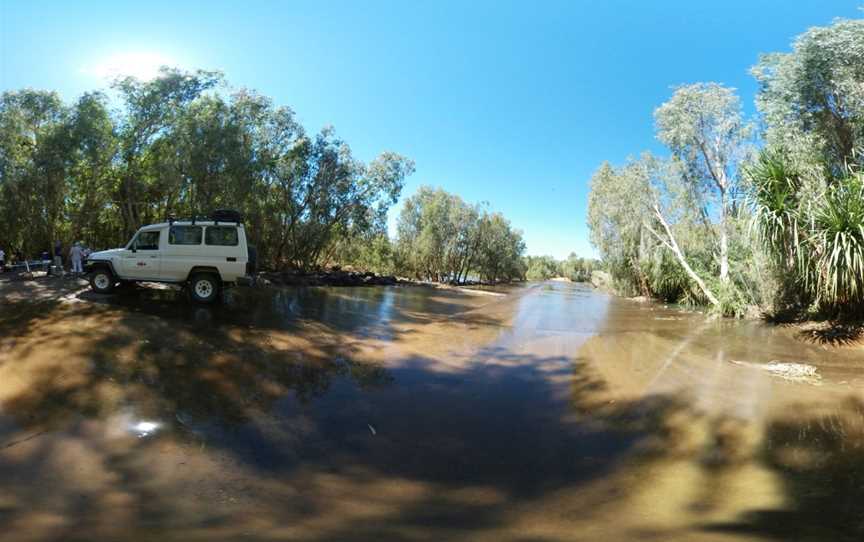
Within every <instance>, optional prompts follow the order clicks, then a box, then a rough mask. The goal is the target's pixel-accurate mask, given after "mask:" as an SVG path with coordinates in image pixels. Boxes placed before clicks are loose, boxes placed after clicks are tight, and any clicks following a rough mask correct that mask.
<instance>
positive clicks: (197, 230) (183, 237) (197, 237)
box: [168, 226, 202, 245]
mask: <svg viewBox="0 0 864 542" xmlns="http://www.w3.org/2000/svg"><path fill="white" fill-rule="evenodd" d="M201 230H202V228H201V226H171V229H170V230H168V244H169V245H200V244H201Z"/></svg>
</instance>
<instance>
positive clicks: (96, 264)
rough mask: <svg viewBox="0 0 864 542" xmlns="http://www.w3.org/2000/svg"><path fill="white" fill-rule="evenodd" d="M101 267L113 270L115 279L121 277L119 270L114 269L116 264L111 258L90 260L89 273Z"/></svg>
mask: <svg viewBox="0 0 864 542" xmlns="http://www.w3.org/2000/svg"><path fill="white" fill-rule="evenodd" d="M100 268H105V269H107V270H108V271H110V272H111V274H112V275H114V278H115V279H118V280H119V279H120V275H118V274H117V271H116V270H115V269H114V264H113V263H112V262H111V261H110V260H95V261H90V262H88V264H87V272H88V273H92V272H93V271H96V270H97V269H100Z"/></svg>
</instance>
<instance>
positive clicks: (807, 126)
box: [588, 20, 864, 316]
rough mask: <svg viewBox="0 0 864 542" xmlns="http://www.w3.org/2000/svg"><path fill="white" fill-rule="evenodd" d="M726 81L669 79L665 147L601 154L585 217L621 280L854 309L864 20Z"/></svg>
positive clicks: (861, 210)
mask: <svg viewBox="0 0 864 542" xmlns="http://www.w3.org/2000/svg"><path fill="white" fill-rule="evenodd" d="M752 74H753V76H754V77H755V78H756V81H757V82H758V84H759V91H758V95H757V97H756V106H757V110H758V116H757V118H755V119H747V118H745V115H744V113H743V111H742V107H741V103H740V100H739V98H738V96H737V95H736V94H735V91H734V89H731V88H728V87H724V86H722V85H719V84H716V83H697V84H692V85H686V86H682V87H679V88H678V89H677V90H676V91H675V92H674V94H673V96H672V97H671V99H670V100H669V101H668V102H666V103H664V104H662V105H661V106H660V107H659V108H658V109H657V110H656V111H655V115H654V116H655V123H656V133H657V138H658V139H659V140H660V141H661V142H663V143H664V144H665V145H666V147H667V148H668V150H669V157H668V158H660V157H656V156H652V155H650V154H647V153H646V154H643V155H642V156H640V157H639V158H634V159H631V160H630V161H629V162H627V163H626V164H624V165H621V166H613V165H610V164H608V163H605V164H603V165H602V166H601V167H600V168H599V169H598V170H597V172H596V173H595V174H594V176H593V178H592V180H591V193H590V199H589V212H588V215H589V216H588V223H589V227H590V229H591V240H592V242H593V243H594V245H595V247H596V248H597V249H598V251H599V252H600V254H601V256H602V259H603V262H604V266H606V267H607V269H608V271H609V272H610V273H611V275H612V277H613V279H614V281H615V284H616V286H617V288H618V290H619V291H620V292H622V293H627V294H631V295H632V294H642V295H650V296H655V297H659V298H663V299H666V300H669V301H678V302H688V303H693V304H705V305H709V306H712V307H713V308H714V309H715V310H716V311H718V312H720V313H723V314H735V315H741V314H744V313H745V312H748V311H750V310H751V309H753V308H758V309H759V310H760V311H762V312H767V313H778V312H783V311H793V312H801V311H805V312H810V313H814V314H817V313H818V314H822V315H828V316H837V315H840V314H853V313H854V314H858V315H860V314H862V313H864V169H862V166H864V152H862V151H864V21H862V20H837V21H836V22H834V23H833V24H832V25H830V26H828V27H815V28H811V29H810V30H808V31H806V32H805V33H804V34H802V35H800V36H798V37H797V38H796V39H795V41H794V43H793V47H792V51H791V52H789V53H774V54H767V55H763V56H762V57H761V58H760V60H759V63H758V64H757V65H756V66H755V67H754V68H753V69H752Z"/></svg>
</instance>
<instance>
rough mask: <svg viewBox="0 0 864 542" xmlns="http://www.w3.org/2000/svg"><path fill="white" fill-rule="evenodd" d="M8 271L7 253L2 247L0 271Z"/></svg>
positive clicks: (0, 250)
mask: <svg viewBox="0 0 864 542" xmlns="http://www.w3.org/2000/svg"><path fill="white" fill-rule="evenodd" d="M5 272H6V253H5V252H4V251H3V249H2V248H0V273H5Z"/></svg>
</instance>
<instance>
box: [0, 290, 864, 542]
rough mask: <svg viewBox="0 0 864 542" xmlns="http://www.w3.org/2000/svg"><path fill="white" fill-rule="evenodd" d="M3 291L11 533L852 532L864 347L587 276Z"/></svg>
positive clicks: (407, 536) (1, 417)
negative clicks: (449, 287)
mask: <svg viewBox="0 0 864 542" xmlns="http://www.w3.org/2000/svg"><path fill="white" fill-rule="evenodd" d="M3 296H4V291H3V290H2V289H0V540H4V541H5V540H16V541H17V540H40V541H41V540H81V541H84V540H129V541H132V540H157V539H158V540H165V541H170V540H178V541H179V540H183V541H188V540H262V541H263V540H308V541H312V540H316V541H317V540H320V541H324V540H496V541H501V540H505V541H507V540H512V541H517V540H518V541H527V540H532V541H539V540H546V541H556V540H562V541H563V540H585V541H588V540H592V541H593V540H636V539H638V540H860V539H861V538H862V536H864V509H862V507H864V505H862V504H861V503H862V502H864V499H862V497H864V403H862V402H861V401H860V400H859V399H858V396H859V392H860V390H861V389H862V386H864V355H862V351H861V350H859V349H858V348H857V347H856V346H854V345H852V346H848V345H847V346H834V345H832V344H830V343H829V344H825V341H819V340H818V337H815V336H812V335H811V336H807V337H805V336H802V335H800V334H799V333H798V332H796V331H795V330H794V329H787V328H778V327H769V326H765V325H762V324H758V323H744V322H734V321H714V320H710V319H707V318H706V317H704V316H703V315H700V314H695V313H688V312H684V311H681V310H678V309H676V308H670V307H662V306H658V305H651V304H638V303H634V302H632V301H628V300H622V299H617V298H612V297H608V296H605V295H603V294H600V293H597V292H594V291H592V290H590V289H587V288H585V287H581V286H577V285H570V284H562V283H547V284H539V285H537V284H535V285H530V286H525V287H518V288H511V289H505V290H503V291H493V292H479V293H473V294H468V293H464V292H453V291H446V290H435V289H427V288H417V287H392V288H357V289H350V288H341V289H324V288H315V289H286V290H279V291H275V292H273V291H252V290H246V291H243V290H237V291H235V292H232V293H231V294H230V295H229V296H228V298H227V300H226V302H225V303H223V304H221V305H218V306H214V307H207V308H202V307H196V306H194V305H190V304H189V303H187V302H185V301H184V300H183V297H182V295H181V294H180V293H178V292H175V291H173V290H156V289H151V288H130V289H127V290H126V291H122V292H119V293H118V294H117V295H115V296H112V297H99V296H96V295H93V294H90V293H88V292H81V293H77V294H72V295H69V294H66V295H64V296H62V297H58V296H55V297H51V296H36V299H37V300H36V301H29V300H27V299H28V296H27V295H21V292H16V295H7V296H5V298H4V297H3Z"/></svg>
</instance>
